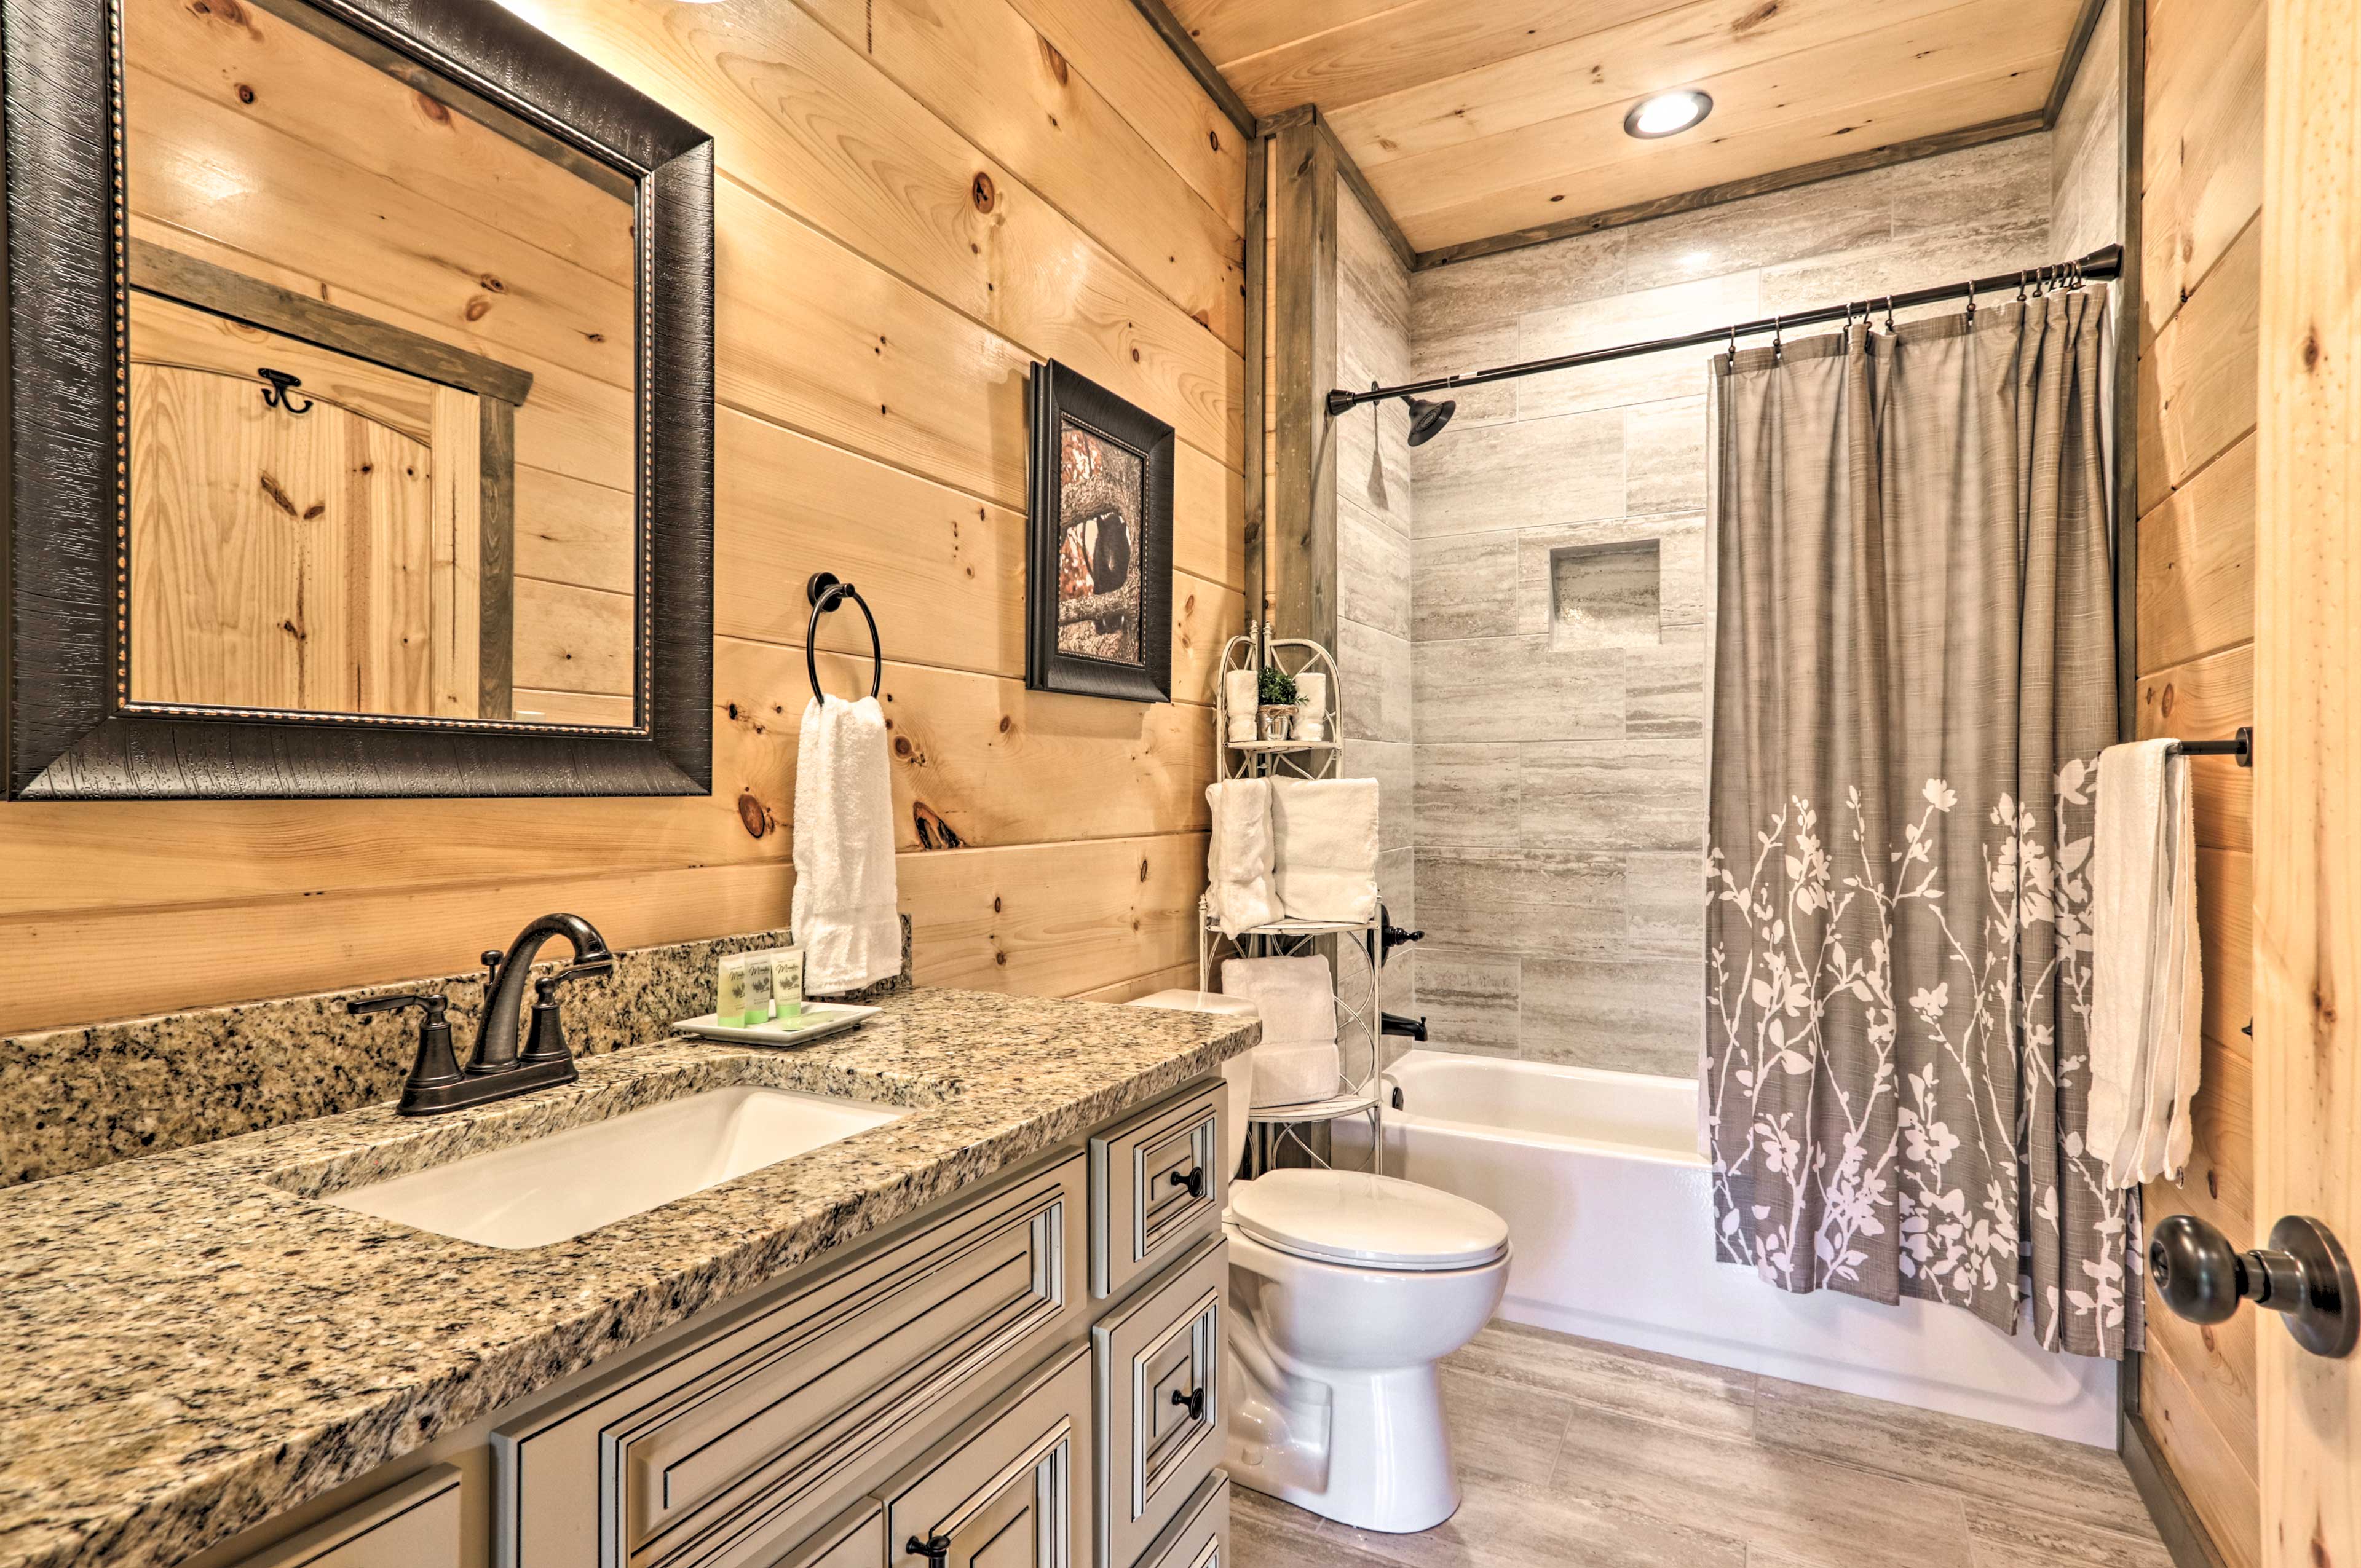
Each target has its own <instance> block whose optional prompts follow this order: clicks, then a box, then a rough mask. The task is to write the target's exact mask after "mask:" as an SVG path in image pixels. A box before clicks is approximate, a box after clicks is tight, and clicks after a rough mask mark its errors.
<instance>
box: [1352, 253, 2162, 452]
mask: <svg viewBox="0 0 2361 1568" xmlns="http://www.w3.org/2000/svg"><path fill="white" fill-rule="evenodd" d="M2123 270H2124V247H2122V246H2120V245H2108V246H2102V247H2099V248H2098V249H2096V250H2094V251H2092V252H2091V254H2090V255H2088V256H2085V257H2082V258H2080V259H2078V260H2074V261H2061V262H2055V263H2052V264H2051V265H2049V266H2047V267H2038V268H2034V269H2031V270H2028V271H2024V272H2004V273H2001V274H1999V275H1997V276H1995V277H1991V278H1978V279H1976V280H1973V281H1972V282H1966V283H1945V284H1942V285H1939V286H1938V287H1936V288H1932V289H1913V290H1910V291H1908V292H1906V293H1900V294H1880V295H1878V296H1877V297H1876V298H1874V299H1871V300H1856V301H1854V302H1851V303H1850V304H1843V305H1824V306H1822V307H1821V308H1819V309H1818V310H1813V311H1798V312H1796V313H1795V314H1793V315H1777V316H1766V317H1764V318H1763V320H1761V321H1753V322H1741V323H1738V324H1737V325H1735V326H1718V327H1715V328H1713V329H1712V330H1711V331H1709V332H1693V333H1689V334H1686V336H1682V337H1659V338H1654V339H1652V340H1650V341H1649V342H1646V343H1625V344H1619V345H1616V346H1615V347H1613V348H1589V349H1585V350H1583V351H1582V352H1581V353H1579V354H1561V355H1558V356H1556V357H1555V358H1552V359H1529V360H1527V361H1526V362H1525V363H1523V364H1521V365H1503V366H1501V367H1499V368H1498V369H1495V370H1471V371H1469V372H1467V373H1466V374H1465V375H1460V376H1437V377H1434V378H1432V379H1429V380H1424V381H1406V382H1404V383H1403V384H1402V385H1400V386H1399V387H1372V388H1370V389H1368V390H1367V391H1366V392H1348V391H1346V390H1345V389H1343V388H1342V387H1338V388H1336V389H1333V390H1332V391H1330V392H1329V394H1328V417H1329V418H1331V419H1334V418H1335V417H1336V416H1337V415H1339V414H1341V413H1345V412H1346V411H1349V410H1352V409H1356V408H1358V407H1359V406H1360V405H1361V404H1363V403H1375V402H1382V401H1384V400H1386V399H1388V398H1411V397H1422V396H1424V395H1425V394H1427V393H1429V392H1444V391H1449V390H1450V389H1453V388H1455V387H1481V386H1483V385H1485V384H1486V383H1487V382H1491V381H1507V380H1512V379H1514V378H1517V377H1520V376H1539V375H1542V374H1543V373H1544V372H1546V371H1550V370H1571V369H1573V368H1574V367H1576V366H1577V365H1598V364H1603V363H1604V362H1606V361H1607V360H1609V359H1629V358H1631V357H1633V356H1636V355H1642V354H1657V353H1661V352H1662V351H1664V349H1667V348H1696V347H1698V346H1701V345H1705V344H1708V343H1719V342H1721V341H1722V340H1723V339H1725V338H1728V339H1733V340H1734V339H1736V338H1738V337H1741V336H1748V335H1752V334H1756V333H1765V332H1778V331H1781V330H1783V329H1784V328H1787V327H1791V326H1814V325H1817V324H1818V323H1821V322H1833V321H1849V320H1850V319H1851V318H1852V317H1853V316H1855V315H1859V316H1861V318H1862V319H1863V320H1864V321H1865V320H1867V319H1868V318H1869V317H1870V316H1871V315H1872V314H1873V313H1875V312H1876V311H1878V310H1880V309H1883V310H1885V311H1887V312H1889V313H1890V312H1893V311H1895V310H1900V309H1902V308H1904V307H1905V306H1910V305H1931V304H1936V303H1938V302H1941V301H1944V300H1958V299H1969V300H1972V299H1974V298H1976V297H1977V296H1978V295H1996V294H2001V293H2003V292H2004V291H2009V290H2016V291H2019V292H2022V291H2024V290H2026V289H2029V288H2041V287H2054V286H2057V285H2059V284H2066V285H2071V284H2074V283H2078V282H2081V281H2082V280H2100V281H2104V280H2107V279H2110V278H2118V277H2121V276H2122V275H2123Z"/></svg>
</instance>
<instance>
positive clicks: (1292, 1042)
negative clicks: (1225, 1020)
mask: <svg viewBox="0 0 2361 1568" xmlns="http://www.w3.org/2000/svg"><path fill="white" fill-rule="evenodd" d="M1222 994H1224V996H1238V997H1244V998H1245V999H1246V1000H1247V1001H1249V1002H1251V1003H1254V1004H1255V1011H1256V1012H1257V1013H1258V1014H1261V1017H1262V1044H1260V1045H1258V1046H1257V1047H1255V1048H1254V1097H1253V1103H1254V1104H1256V1105H1257V1106H1263V1105H1301V1104H1304V1103H1306V1102H1310V1101H1314V1100H1325V1099H1327V1098H1329V1097H1330V1096H1331V1095H1333V1094H1334V1093H1335V1092H1336V1090H1337V1083H1338V1077H1339V1063H1338V1060H1337V1056H1336V988H1335V985H1334V982H1333V981H1331V980H1330V978H1329V973H1328V960H1327V959H1323V958H1320V957H1317V956H1316V955H1315V956H1308V957H1304V958H1300V959H1229V960H1228V961H1226V962H1224V964H1223V965H1222Z"/></svg>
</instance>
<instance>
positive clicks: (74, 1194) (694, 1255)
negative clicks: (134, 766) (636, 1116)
mask: <svg viewBox="0 0 2361 1568" xmlns="http://www.w3.org/2000/svg"><path fill="white" fill-rule="evenodd" d="M883 1005H884V1012H883V1013H882V1014H880V1015H879V1016H878V1017H876V1018H874V1019H873V1020H871V1021H870V1023H869V1024H868V1025H866V1026H865V1027H863V1028H862V1029H860V1030H858V1031H856V1032H854V1033H852V1034H849V1035H843V1036H836V1037H834V1038H831V1039H827V1040H822V1041H818V1042H815V1043H814V1044H812V1045H810V1046H808V1047H802V1048H800V1049H796V1050H790V1051H774V1050H761V1049H753V1048H745V1047H730V1046H723V1045H717V1044H712V1043H709V1042H699V1041H689V1040H685V1039H679V1038H674V1039H669V1040H663V1041H657V1042H654V1043H652V1044H648V1045H644V1046H635V1047H629V1048H627V1049H624V1050H620V1051H617V1052H613V1053H611V1054H609V1055H603V1056H598V1057H595V1058H587V1059H585V1060H584V1061H583V1062H582V1064H581V1066H582V1080H581V1081H580V1082H579V1083H577V1084H574V1085H571V1086H568V1087H566V1088H562V1089H555V1090H547V1091H542V1092H539V1093H535V1094H533V1095H529V1096H526V1097H523V1098H522V1099H518V1100H513V1101H509V1102H503V1103H500V1104H497V1105H491V1106H486V1107H483V1108H480V1109H478V1110H476V1111H472V1112H460V1113H454V1114H451V1115H447V1116H443V1117H436V1118H430V1119H425V1120H413V1121H404V1120H402V1119H401V1118H400V1117H398V1116H396V1115H395V1114H394V1113H393V1108H392V1106H391V1105H390V1104H389V1105H373V1106H369V1107H368V1108H366V1109H363V1110H359V1111H355V1112H351V1113H346V1114H344V1115H338V1116H328V1117H324V1118H321V1119H319V1120H316V1121H311V1122H303V1123H299V1124H293V1125H290V1126H284V1127H279V1128H274V1129H271V1130H269V1131H265V1132H258V1133H252V1134H248V1135H245V1136H242V1137H235V1138H229V1139H225V1140H224V1141H221V1142H218V1143H213V1144H206V1145H203V1146H198V1147H194V1148H188V1149H181V1150H178V1151H175V1152H172V1153H170V1154H159V1155H153V1156H148V1157H143V1158H139V1159H132V1160H126V1161H123V1162H121V1163H119V1164H115V1165H110V1166H106V1167H104V1168H99V1169H96V1170H91V1171H86V1172H82V1173H80V1174H76V1175H71V1176H60V1177H57V1178H54V1179H49V1180H46V1181H37V1182H33V1183H30V1184H27V1185H25V1186H20V1187H16V1188H11V1189H8V1190H5V1191H0V1568H35V1565H38V1568H65V1565H68V1564H73V1565H80V1564H89V1563H107V1564H111V1565H114V1568H143V1565H147V1564H166V1563H175V1562H178V1561H179V1560H180V1559H181V1558H183V1557H185V1556H187V1555H189V1554H191V1553H193V1552H197V1551H200V1550H202V1549H203V1548H204V1547H206V1546H209V1545H212V1544H213V1543H214V1542H216V1541H223V1540H225V1539H227V1538H228V1537H230V1536H232V1535H234V1534H236V1533H237V1532H238V1531H239V1530H245V1529H247V1528H248V1527H249V1526H252V1525H254V1524H256V1523H258V1522H260V1521H261V1520H263V1519H268V1518H269V1517H270V1516H271V1515H273V1514H275V1513H278V1512H280V1510H282V1509H285V1508H290V1507H292V1506H293V1505H295V1504H298V1503H301V1502H302V1501H305V1500H306V1499H308V1498H311V1497H316V1496H318V1495H319V1494H320V1493H322V1492H324V1491H326V1490H328V1489H329V1488H330V1487H333V1486H338V1485H341V1484H342V1483H344V1482H346V1481H347V1480H350V1479H352V1478H353V1477H355V1476H357V1475H363V1474H365V1473H367V1472H368V1471H369V1470H371V1469H374V1468H375V1467H376V1466H378V1465H379V1464H383V1463H385V1462H386V1461H387V1460H390V1459H393V1458H396V1457H398V1456H400V1455H401V1454H403V1453H410V1452H412V1451H414V1450H416V1449H418V1448H420V1447H422V1446H423V1445H424V1444H426V1443H427V1442H431V1441H432V1440H433V1439H434V1438H435V1437H437V1436H440V1435H441V1434H443V1433H445V1432H448V1431H455V1430H456V1429H458V1428H459V1427H461V1426H464V1425H465V1424H466V1423H467V1422H469V1421H472V1420H476V1419H478V1417H481V1416H483V1415H486V1414H487V1413H489V1412H490V1411H492V1410H494V1409H498V1408H499V1407H500V1406H502V1405H504V1404H507V1403H509V1402H510V1401H511V1400H515V1399H518V1398H522V1397H524V1396H526V1395H529V1394H532V1393H533V1392H535V1391H537V1390H539V1389H541V1388H544V1387H548V1386H549V1385H550V1384H551V1383H552V1382H554V1381H555V1380H556V1379H557V1378H559V1377H562V1376H566V1374H568V1373H571V1372H575V1371H577V1370H579V1369H581V1368H583V1367H587V1366H589V1365H594V1364H596V1363H598V1362H600V1361H604V1360H607V1359H609V1358H610V1357H613V1356H617V1355H620V1354H626V1353H628V1352H629V1351H630V1350H631V1348H632V1347H633V1346H634V1345H636V1344H637V1343H640V1342H642V1340H644V1339H646V1338H647V1337H648V1336H649V1335H651V1334H653V1333H654V1332H657V1331H659V1330H662V1329H664V1328H666V1327H669V1326H670V1325H672V1324H675V1323H677V1322H679V1321H682V1320H683V1319H685V1318H687V1317H689V1316H690V1315H692V1314H694V1313H696V1312H698V1311H700V1310H704V1309H705V1308H708V1307H710V1306H713V1305H715V1304H716V1303H718V1302H721V1301H724V1300H727V1299H730V1298H732V1297H734V1296H737V1295H739V1294H741V1292H744V1291H747V1290H751V1289H752V1288H756V1287H758V1286H761V1285H763V1284H765V1283H767V1282H769V1281H771V1280H773V1279H775V1278H777V1277H780V1276H782V1275H784V1274H785V1273H787V1272H788V1271H790V1270H792V1269H795V1268H796V1267H797V1266H800V1265H802V1264H804V1263H807V1262H808V1261H810V1260H811V1259H812V1258H814V1257H815V1256H817V1255H819V1254H821V1253H823V1252H826V1251H828V1250H829V1248H831V1247H836V1246H840V1245H843V1244H845V1243H847V1242H850V1241H853V1240H855V1239H858V1238H860V1237H862V1236H866V1235H869V1234H873V1233H874V1232H876V1231H878V1230H880V1229H882V1228H884V1227H885V1226H888V1225H891V1224H892V1223H894V1222H895V1221H896V1220H898V1219H901V1218H902V1217H903V1216H905V1215H906V1214H908V1213H910V1212H913V1211H915V1210H917V1209H918V1208H920V1207H922V1206H924V1205H925V1204H927V1203H929V1202H931V1201H934V1200H936V1199H939V1198H941V1197H943V1196H945V1195H946V1194H948V1193H950V1192H952V1191H954V1190H957V1189H959V1188H961V1187H962V1186H965V1185H966V1184H968V1183H970V1182H972V1181H977V1180H981V1179H985V1178H988V1177H991V1176H993V1175H994V1174H995V1173H996V1172H999V1171H1001V1170H1004V1169H1006V1168H1011V1167H1013V1166H1015V1165H1016V1164H1018V1163H1020V1162H1023V1161H1024V1160H1026V1159H1027V1158H1029V1157H1032V1156H1034V1155H1037V1154H1039V1153H1042V1152H1044V1151H1046V1150H1049V1149H1050V1148H1053V1147H1055V1146H1058V1145H1060V1144H1062V1143H1067V1142H1070V1141H1071V1140H1073V1139H1075V1138H1077V1137H1078V1136H1079V1135H1081V1134H1082V1133H1083V1132H1084V1131H1085V1130H1087V1129H1088V1128H1090V1127H1092V1126H1093V1125H1095V1124H1099V1123H1101V1122H1104V1121H1106V1120H1108V1119H1109V1118H1111V1117H1114V1116H1115V1115H1118V1114H1120V1113H1123V1112H1124V1111H1126V1110H1127V1109H1129V1108H1130V1107H1132V1106H1134V1105H1136V1104H1140V1103H1144V1102H1147V1101H1148V1100H1150V1099H1153V1098H1154V1097H1156V1096H1158V1095H1160V1094H1162V1093H1165V1092H1167V1091H1171V1090H1174V1089H1178V1088H1180V1086H1181V1085H1183V1084H1186V1083H1188V1082H1191V1081H1192V1080H1196V1079H1199V1078H1202V1077H1203V1076H1205V1075H1206V1074H1208V1073H1210V1072H1212V1071H1213V1070H1214V1069H1215V1068H1216V1067H1217V1065H1218V1064H1219V1063H1220V1062H1221V1061H1223V1060H1224V1058H1229V1057H1232V1056H1235V1055H1237V1054H1238V1053H1239V1052H1241V1051H1243V1050H1245V1049H1246V1048H1247V1047H1249V1046H1251V1045H1252V1044H1253V1043H1254V1042H1255V1040H1256V1039H1257V1038H1258V1037H1259V1035H1260V1025H1257V1024H1254V1023H1252V1022H1251V1021H1249V1022H1246V1023H1244V1024H1241V1023H1240V1021H1239V1020H1237V1019H1236V1018H1234V1017H1229V1018H1224V1017H1216V1016H1213V1015H1209V1014H1196V1013H1171V1012H1162V1011H1158V1010H1152V1009H1147V1008H1121V1007H1109V1006H1104V1005H1100V1004H1097V1003H1082V1002H1060V1001H1048V1000H1037V999H1030V998H1021V997H1009V996H1000V995H994V994H987V993H983V992H954V991H929V990H919V991H914V992H904V993H902V994H900V995H896V996H893V997H890V998H887V999H886V1000H885V1002H884V1004H883ZM737 1083H752V1084H769V1085H773V1086H775V1087H779V1088H785V1089H799V1090H808V1091H818V1092H824V1093H831V1094H838V1095H844V1096H849V1097H852V1098H858V1099H862V1100H868V1101H873V1102H886V1103H891V1104H896V1105H902V1106H906V1107H909V1108H910V1109H909V1113H908V1114H907V1115H906V1116H904V1117H903V1118H902V1119H901V1120H899V1121H896V1122H894V1123H891V1124H887V1125H884V1126H882V1127H874V1128H871V1129H869V1130H867V1131H864V1132H861V1133H857V1134H855V1135H852V1136H851V1137H849V1138H846V1139H843V1140H842V1141H840V1142H838V1143H834V1144H830V1145H828V1146H824V1147H822V1148H818V1149H815V1150H813V1151H811V1152H810V1153H808V1154H804V1155H798V1156H796V1157H794V1158H792V1159H788V1160H784V1161H782V1162H780V1163H779V1164H776V1165H774V1166H770V1167H767V1168H763V1169H762V1170H759V1171H756V1172H754V1173H752V1175H749V1176H745V1177H741V1178H740V1179H737V1180H734V1181H730V1182H727V1183H724V1184H723V1185H721V1186H719V1187H716V1188H711V1189H708V1190H706V1191H703V1192H699V1193H696V1194H693V1195H692V1196H690V1197H687V1198H684V1199H681V1200H679V1201H676V1202H674V1203H670V1204H667V1205H665V1206H664V1207H663V1208H660V1209H657V1210H654V1211H652V1212H648V1213H645V1214H641V1215H638V1216H635V1217H633V1218H631V1219H628V1220H623V1221H620V1222H618V1223H615V1224H612V1225H609V1226H606V1227H604V1228H603V1229H600V1230H597V1231H594V1232H592V1233H590V1234H588V1235H585V1236H582V1237H579V1238H577V1239H576V1240H574V1241H571V1242H564V1243H560V1244H558V1245H555V1246H548V1247H543V1248H538V1249H535V1250H532V1251H498V1250H495V1249H493V1248H490V1247H486V1246H480V1245H475V1244H472V1243H467V1242H459V1241H454V1240H449V1239H446V1238H445V1237H442V1236H437V1235H431V1234H424V1233H422V1232H418V1231H413V1230H410V1229H408V1228H406V1227H404V1226H401V1225H397V1224H394V1223H391V1222H389V1221H383V1220H377V1219H372V1218H369V1217H368V1216H366V1215H362V1214H358V1213H355V1212H351V1211H348V1210H346V1209H341V1208H337V1207H335V1206H333V1205H331V1204H329V1203H327V1202H324V1201H321V1200H320V1199H318V1198H316V1197H309V1196H305V1195H304V1194H305V1193H306V1192H320V1191H329V1190H339V1189H342V1188H345V1187H348V1186H352V1185H357V1184H358V1183H360V1182H364V1181H368V1180H370V1179H376V1178H378V1177H382V1176H388V1175H394V1174H398V1173H401V1172H402V1171H407V1170H412V1169H417V1168H423V1167H424V1166H428V1165H434V1164H440V1163H443V1162H445V1161H447V1160H450V1159H453V1158H456V1157H461V1156H463V1155H467V1154H470V1153H476V1152H480V1151H482V1150H486V1149H490V1148H496V1147H501V1146H506V1145H509V1144H512V1143H516V1142H519V1141H522V1139H524V1138H527V1137H530V1136H533V1135H535V1134H538V1133H544V1132H549V1131H555V1130H558V1129H561V1128H563V1127H566V1126H568V1125H573V1124H580V1123H585V1122H591V1121H597V1120H601V1119H604V1118H605V1117H607V1116H609V1115H612V1114H616V1113H618V1111H619V1110H620V1109H622V1108H630V1107H635V1106H638V1105H642V1104H651V1103H654V1102H660V1101H664V1100H669V1099H674V1098H676V1097H678V1096H680V1095H682V1094H685V1093H690V1092H695V1091H698V1090H703V1089H709V1088H716V1087H721V1086H726V1085H730V1084H737Z"/></svg>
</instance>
